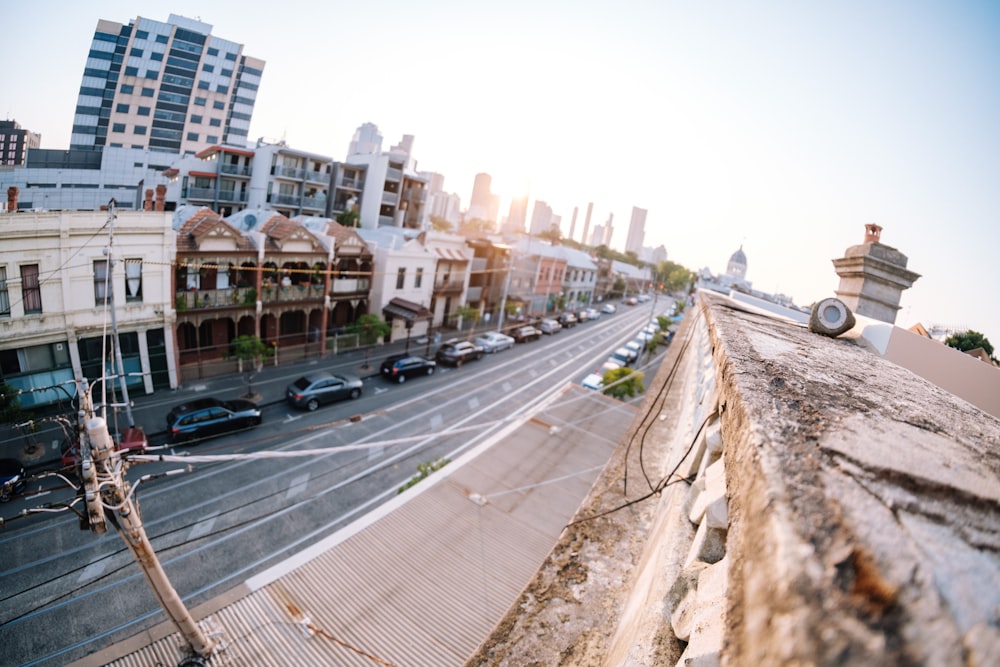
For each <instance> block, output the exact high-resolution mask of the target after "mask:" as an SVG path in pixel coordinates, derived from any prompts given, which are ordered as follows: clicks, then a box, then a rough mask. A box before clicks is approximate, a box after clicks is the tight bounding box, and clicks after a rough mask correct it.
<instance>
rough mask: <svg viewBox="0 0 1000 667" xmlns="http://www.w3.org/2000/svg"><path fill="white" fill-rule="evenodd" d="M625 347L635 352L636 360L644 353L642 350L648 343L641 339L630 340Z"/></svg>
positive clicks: (634, 358)
mask: <svg viewBox="0 0 1000 667" xmlns="http://www.w3.org/2000/svg"><path fill="white" fill-rule="evenodd" d="M625 347H626V348H627V349H629V350H631V351H632V352H633V353H634V354H635V357H633V361H634V360H636V359H638V358H639V355H640V354H642V350H643V348H645V347H646V343H645V342H644V341H641V340H630V341H629V342H627V343H625Z"/></svg>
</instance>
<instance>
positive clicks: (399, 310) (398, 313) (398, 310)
mask: <svg viewBox="0 0 1000 667" xmlns="http://www.w3.org/2000/svg"><path fill="white" fill-rule="evenodd" d="M382 314H383V315H385V319H387V320H391V319H393V318H400V319H404V320H406V321H407V322H416V321H417V320H429V319H430V318H431V311H429V310H427V309H426V308H424V307H423V306H421V305H420V304H419V303H413V302H412V301H407V300H406V299H398V298H397V299H393V300H392V301H390V302H389V303H387V304H386V306H385V308H383V309H382Z"/></svg>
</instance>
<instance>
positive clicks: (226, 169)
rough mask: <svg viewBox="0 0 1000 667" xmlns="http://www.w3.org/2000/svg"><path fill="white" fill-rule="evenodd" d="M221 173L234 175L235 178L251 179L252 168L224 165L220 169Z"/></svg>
mask: <svg viewBox="0 0 1000 667" xmlns="http://www.w3.org/2000/svg"><path fill="white" fill-rule="evenodd" d="M219 171H221V172H222V173H223V174H232V175H233V176H247V177H249V176H250V174H251V170H250V167H248V166H246V165H239V164H224V165H222V166H221V167H220V169H219Z"/></svg>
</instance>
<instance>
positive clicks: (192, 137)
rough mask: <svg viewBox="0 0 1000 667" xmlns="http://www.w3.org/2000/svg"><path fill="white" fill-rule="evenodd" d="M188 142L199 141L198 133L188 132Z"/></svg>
mask: <svg viewBox="0 0 1000 667" xmlns="http://www.w3.org/2000/svg"><path fill="white" fill-rule="evenodd" d="M187 140H188V141H198V133H197V132H188V133H187Z"/></svg>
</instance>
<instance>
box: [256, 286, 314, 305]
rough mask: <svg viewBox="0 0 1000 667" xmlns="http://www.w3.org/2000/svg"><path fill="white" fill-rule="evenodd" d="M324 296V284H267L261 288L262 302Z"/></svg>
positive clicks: (304, 299)
mask: <svg viewBox="0 0 1000 667" xmlns="http://www.w3.org/2000/svg"><path fill="white" fill-rule="evenodd" d="M322 298H323V286H322V285H309V284H305V283H302V284H299V285H288V286H281V285H271V286H268V285H265V286H264V287H262V288H261V299H260V300H261V302H262V303H274V302H277V301H283V302H288V301H310V300H315V299H322Z"/></svg>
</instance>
